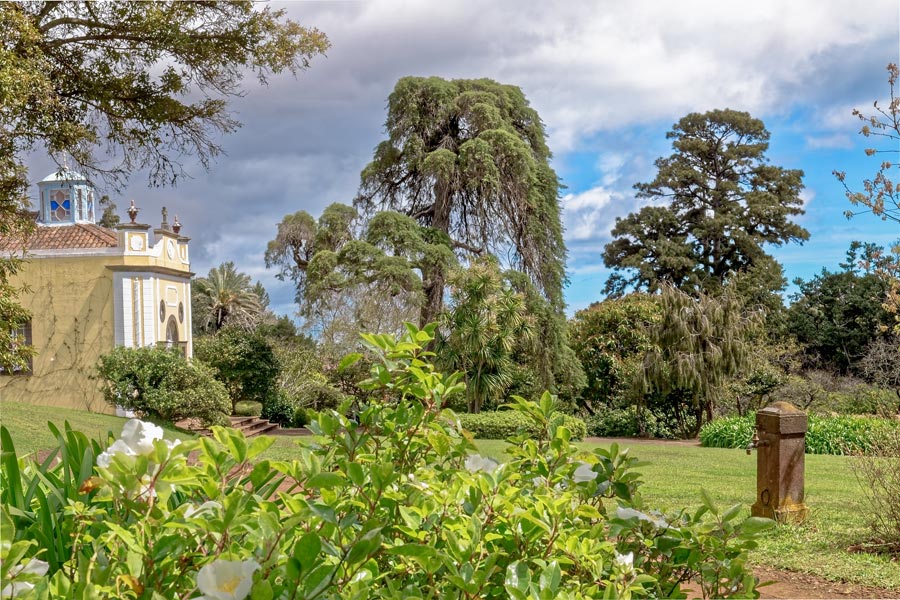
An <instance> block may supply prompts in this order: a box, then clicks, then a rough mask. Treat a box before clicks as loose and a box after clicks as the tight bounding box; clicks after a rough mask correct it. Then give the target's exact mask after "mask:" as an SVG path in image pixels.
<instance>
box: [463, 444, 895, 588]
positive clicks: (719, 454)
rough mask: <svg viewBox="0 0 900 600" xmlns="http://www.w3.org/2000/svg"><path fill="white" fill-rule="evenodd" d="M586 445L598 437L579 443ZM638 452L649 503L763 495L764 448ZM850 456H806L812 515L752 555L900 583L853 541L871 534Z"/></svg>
mask: <svg viewBox="0 0 900 600" xmlns="http://www.w3.org/2000/svg"><path fill="white" fill-rule="evenodd" d="M579 445H580V446H581V447H583V448H585V449H589V448H590V447H591V445H590V444H579ZM629 445H630V448H631V454H632V455H633V456H635V457H637V458H638V459H640V460H641V461H645V462H649V463H650V464H648V465H646V466H644V467H641V468H639V469H638V471H640V472H641V473H642V474H643V480H644V485H643V486H642V487H641V493H642V495H643V497H644V500H645V503H646V504H647V505H648V506H651V507H654V508H658V509H659V510H662V511H674V510H677V509H679V508H681V507H688V508H692V509H693V508H698V507H699V506H700V488H701V487H702V488H705V489H706V490H707V491H708V492H710V494H711V495H712V496H713V498H714V499H715V500H716V502H717V503H719V504H721V505H723V506H732V505H734V504H737V503H739V502H740V503H744V504H745V505H746V506H747V508H746V513H747V515H748V516H749V514H750V509H749V505H750V504H752V503H753V501H754V498H755V495H756V454H755V453H754V454H753V455H751V456H747V454H746V453H745V452H744V451H743V450H730V449H724V448H700V447H696V446H683V445H654V444H648V443H645V442H644V443H642V442H640V441H635V442H633V443H630V444H629ZM478 446H479V448H480V449H481V452H482V453H483V454H485V455H489V456H492V457H494V458H496V459H498V460H501V461H502V460H503V453H504V448H505V446H506V444H505V443H504V442H497V441H486V440H484V441H479V442H478ZM852 461H853V459H851V458H848V457H845V456H823V455H809V454H808V455H807V456H806V504H807V506H809V508H810V513H811V514H810V518H809V519H808V521H807V522H806V523H805V524H804V525H802V526H779V527H778V528H777V529H776V530H774V531H773V532H771V533H769V534H768V535H767V536H766V537H765V538H764V539H763V540H762V542H761V544H760V547H759V549H758V550H756V551H755V552H754V554H753V556H752V560H753V562H755V563H758V564H764V565H770V566H773V567H779V568H783V569H789V570H794V571H804V572H808V573H813V574H816V575H819V576H821V577H824V578H826V579H831V580H841V581H852V582H854V583H861V584H867V585H874V586H879V587H885V588H890V589H897V590H900V563H898V562H891V561H890V560H889V559H887V558H885V557H882V556H874V555H871V554H861V553H852V552H848V551H847V550H846V548H847V547H849V546H851V545H853V544H855V543H859V542H862V541H865V539H866V535H867V533H868V530H867V528H866V524H865V516H864V511H865V504H864V503H863V502H862V499H861V497H860V485H859V483H858V482H857V480H856V476H855V475H854V474H853V471H852Z"/></svg>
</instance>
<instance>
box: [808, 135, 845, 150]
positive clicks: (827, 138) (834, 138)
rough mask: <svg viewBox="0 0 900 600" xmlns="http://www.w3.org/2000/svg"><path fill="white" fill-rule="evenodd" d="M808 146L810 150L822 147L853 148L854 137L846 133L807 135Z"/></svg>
mask: <svg viewBox="0 0 900 600" xmlns="http://www.w3.org/2000/svg"><path fill="white" fill-rule="evenodd" d="M805 141H806V147H807V148H809V149H810V150H819V149H822V148H853V147H854V143H853V138H851V137H850V136H849V135H847V134H846V133H831V134H827V135H809V136H806V140H805Z"/></svg>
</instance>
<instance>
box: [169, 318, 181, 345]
mask: <svg viewBox="0 0 900 600" xmlns="http://www.w3.org/2000/svg"><path fill="white" fill-rule="evenodd" d="M178 342H179V339H178V323H176V322H175V317H169V322H168V323H167V324H166V348H173V347H175V346H177V345H178Z"/></svg>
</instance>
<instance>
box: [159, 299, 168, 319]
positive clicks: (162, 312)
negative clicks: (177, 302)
mask: <svg viewBox="0 0 900 600" xmlns="http://www.w3.org/2000/svg"><path fill="white" fill-rule="evenodd" d="M165 321H166V301H165V300H160V301H159V322H160V323H164V322H165Z"/></svg>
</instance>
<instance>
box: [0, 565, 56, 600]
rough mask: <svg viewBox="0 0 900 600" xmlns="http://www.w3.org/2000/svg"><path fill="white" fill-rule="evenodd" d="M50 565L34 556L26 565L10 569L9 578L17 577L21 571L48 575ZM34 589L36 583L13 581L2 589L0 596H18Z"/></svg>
mask: <svg viewBox="0 0 900 600" xmlns="http://www.w3.org/2000/svg"><path fill="white" fill-rule="evenodd" d="M48 569H50V565H49V564H47V563H45V562H44V561H42V560H40V559H37V558H32V559H31V560H29V561H28V562H27V563H25V564H24V565H19V566H17V567H13V568H11V569H10V570H9V578H10V579H15V577H16V576H18V575H20V574H21V573H30V574H32V575H40V576H43V575H46V574H47V570H48ZM32 589H34V584H33V583H29V582H27V581H13V582H11V583H10V584H9V585H7V586H6V587H4V588H3V589H2V590H0V598H15V597H16V596H18V595H20V594H23V593H25V592H27V591H28V590H32Z"/></svg>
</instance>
